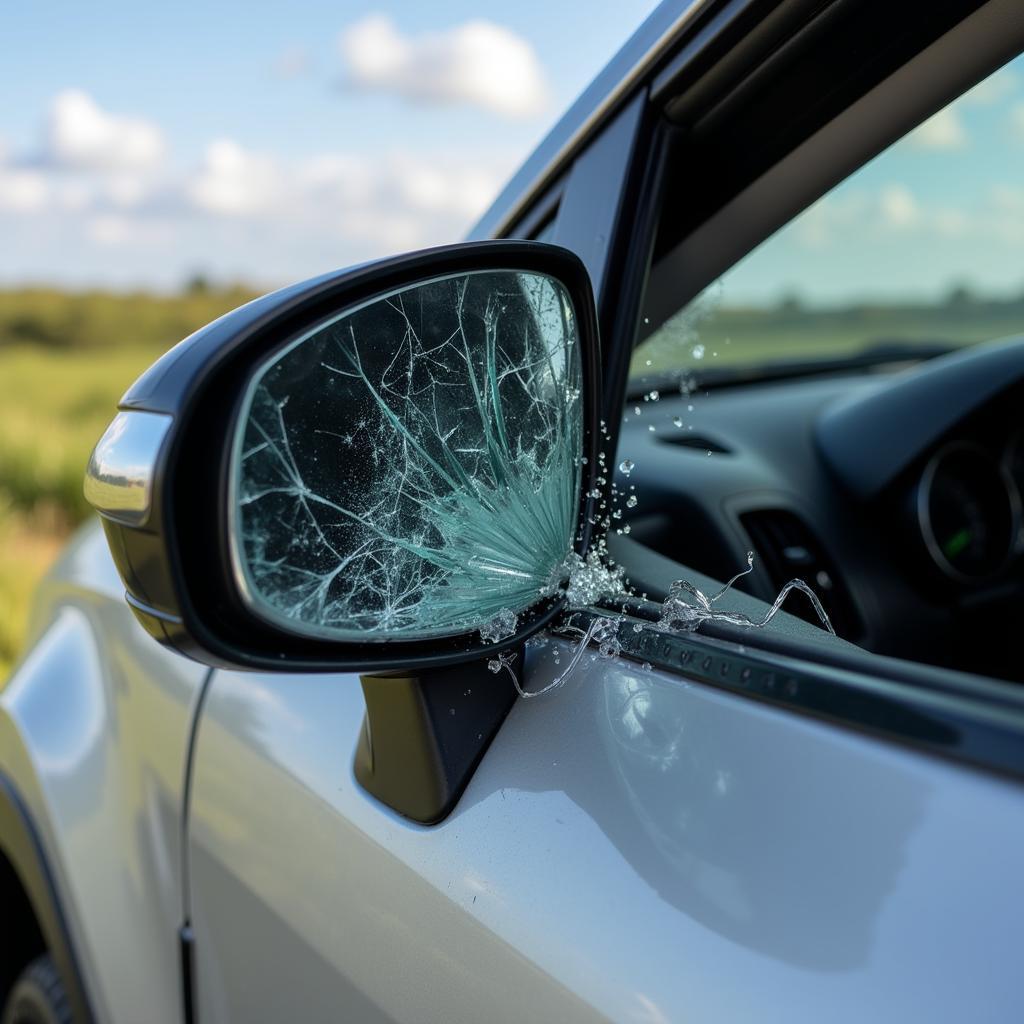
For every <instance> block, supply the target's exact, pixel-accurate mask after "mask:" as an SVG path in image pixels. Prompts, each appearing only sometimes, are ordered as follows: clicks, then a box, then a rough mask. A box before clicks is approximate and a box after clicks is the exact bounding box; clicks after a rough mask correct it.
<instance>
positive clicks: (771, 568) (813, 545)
mask: <svg viewBox="0 0 1024 1024" xmlns="http://www.w3.org/2000/svg"><path fill="white" fill-rule="evenodd" d="M740 522H742V524H743V527H744V529H745V530H746V531H747V535H748V536H749V537H750V542H751V545H752V546H753V548H754V553H755V555H756V556H757V559H758V560H759V561H760V563H761V565H762V566H763V568H764V569H765V571H766V572H767V573H768V576H769V578H770V579H771V582H772V586H773V587H774V588H775V590H781V589H782V587H784V586H785V585H786V584H787V583H788V582H789V581H790V580H791V579H801V580H803V581H804V582H805V583H807V584H808V585H809V586H810V587H811V588H812V589H813V590H814V592H815V593H816V594H817V595H818V598H819V599H820V601H821V603H822V605H823V607H824V608H825V611H826V612H828V617H829V618H830V619H831V620H832V625H833V626H834V627H835V630H836V632H837V633H838V634H839V635H840V636H841V637H842V638H843V639H844V640H855V639H856V638H857V637H858V636H859V635H860V631H861V625H860V620H859V619H858V617H857V613H856V611H855V610H854V606H853V601H852V600H851V599H850V595H849V592H848V591H847V589H846V587H845V586H844V584H843V581H842V580H841V579H840V578H839V575H838V573H837V572H836V568H835V565H834V563H833V562H832V560H831V559H830V558H829V557H828V555H826V554H825V551H824V549H823V548H822V546H821V544H820V543H819V542H818V539H817V538H816V537H815V536H814V534H813V533H812V532H811V530H810V528H809V527H808V526H807V525H806V524H805V523H804V522H803V520H802V519H800V517H799V516H796V515H794V514H793V513H792V512H789V511H787V510H786V509H762V510H759V511H757V512H747V513H744V514H743V515H741V516H740ZM785 607H786V611H788V612H791V613H792V614H793V615H798V616H800V618H802V619H806V620H807V621H808V622H813V623H814V624H815V625H817V624H818V615H817V613H816V612H815V611H814V609H813V608H812V607H811V603H810V601H808V600H807V598H806V597H805V596H804V595H802V594H798V595H794V596H792V597H790V598H788V599H787V601H786V606H785Z"/></svg>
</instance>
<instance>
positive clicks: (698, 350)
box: [690, 345, 704, 359]
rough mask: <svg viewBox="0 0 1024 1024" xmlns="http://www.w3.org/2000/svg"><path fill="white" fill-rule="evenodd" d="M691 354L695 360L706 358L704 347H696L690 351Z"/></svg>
mask: <svg viewBox="0 0 1024 1024" xmlns="http://www.w3.org/2000/svg"><path fill="white" fill-rule="evenodd" d="M690 354H691V355H692V356H693V358H694V359H703V358H704V346H703V345H694V346H693V348H692V349H691V350H690Z"/></svg>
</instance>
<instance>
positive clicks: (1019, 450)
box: [1003, 430, 1024, 551]
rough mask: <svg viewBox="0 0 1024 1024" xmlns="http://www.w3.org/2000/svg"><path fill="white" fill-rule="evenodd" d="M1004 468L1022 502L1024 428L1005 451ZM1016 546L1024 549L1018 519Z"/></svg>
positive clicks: (1023, 492)
mask: <svg viewBox="0 0 1024 1024" xmlns="http://www.w3.org/2000/svg"><path fill="white" fill-rule="evenodd" d="M1003 469H1005V470H1006V472H1007V474H1008V475H1009V477H1010V479H1011V480H1012V481H1013V485H1014V486H1015V487H1016V488H1017V503H1018V505H1019V504H1020V501H1021V496H1022V495H1024V430H1022V431H1019V432H1018V433H1017V435H1016V436H1015V437H1014V438H1013V439H1012V440H1011V441H1010V443H1009V444H1008V445H1007V446H1006V449H1005V451H1004V452H1003ZM1016 548H1017V550H1018V551H1020V550H1022V549H1024V528H1022V524H1021V523H1020V522H1019V521H1018V523H1017V538H1016Z"/></svg>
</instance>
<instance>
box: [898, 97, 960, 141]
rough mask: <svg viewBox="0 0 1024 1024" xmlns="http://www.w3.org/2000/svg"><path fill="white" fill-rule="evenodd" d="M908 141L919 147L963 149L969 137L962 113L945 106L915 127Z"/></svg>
mask: <svg viewBox="0 0 1024 1024" xmlns="http://www.w3.org/2000/svg"><path fill="white" fill-rule="evenodd" d="M907 141H908V142H910V143H911V144H912V145H914V146H917V147H918V148H919V149H963V148H964V147H965V146H966V145H967V141H968V139H967V131H966V130H965V129H964V126H963V122H962V121H961V120H960V115H959V114H958V113H957V112H956V110H955V109H953V108H952V107H945V108H944V109H942V110H940V111H939V112H938V113H937V114H934V115H933V116H932V117H930V118H928V120H927V121H925V122H924V124H922V125H920V126H919V127H917V128H915V129H914V130H913V131H912V132H911V133H910V134H909V135H908V136H907Z"/></svg>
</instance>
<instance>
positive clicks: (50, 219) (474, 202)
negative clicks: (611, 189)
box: [0, 0, 655, 287]
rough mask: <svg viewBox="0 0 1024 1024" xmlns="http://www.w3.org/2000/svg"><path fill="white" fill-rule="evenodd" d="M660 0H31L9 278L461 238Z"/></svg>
mask: <svg viewBox="0 0 1024 1024" xmlns="http://www.w3.org/2000/svg"><path fill="white" fill-rule="evenodd" d="M654 6H655V4H654V3H653V2H650V0H616V2H615V3H607V4H605V5H604V6H603V7H598V6H595V5H594V4H593V3H585V2H582V0H562V2H559V3H554V4H553V3H550V2H540V0H522V2H518V3H516V4H501V5H486V4H485V5H481V4H480V3H479V2H469V0H442V2H439V3H433V4H429V5H427V4H418V3H391V4H390V5H387V6H380V5H378V4H374V3H360V2H358V0H350V2H348V3H345V4H337V3H326V2H322V0H313V2H298V3H292V4H274V5H271V4H266V5H253V4H252V3H245V4H243V3H237V2H232V3H218V4H211V3H208V2H207V3H199V2H185V0H183V2H178V3H175V4H166V5H165V4H145V5H141V4H138V3H137V2H135V0H131V2H123V0H113V2H111V0H106V2H104V3H102V4H81V3H64V2H58V3H47V4H45V5H44V4H18V5H14V6H12V7H11V8H10V9H9V10H7V11H5V14H4V60H3V61H2V62H0V94H2V95H3V96H4V97H5V102H4V103H3V104H2V105H0V231H2V232H3V235H4V237H5V244H4V245H3V246H2V247H0V283H2V282H7V283H13V282H19V281H26V280H35V281H57V282H65V283H70V284H91V283H98V284H109V285H113V286H118V287H127V286H132V285H136V284H141V285H157V286H160V287H170V286H173V285H174V284H176V283H177V282H179V281H180V280H181V279H182V278H183V277H184V276H185V275H187V274H188V273H190V272H192V271H198V270H202V271H204V272H207V273H209V274H211V275H214V276H219V277H234V276H240V277H246V278H248V279H250V280H254V281H257V282H259V283H265V284H268V285H270V284H278V283H280V282H282V281H288V280H293V279H296V278H301V277H304V276H307V275H310V274H314V273H317V272H319V271H322V270H324V269H328V268H330V267H333V266H339V265H344V264H346V263H349V262H352V261H355V260H360V259H365V258H368V257H372V256H375V255H381V254H384V253H387V252H392V251H396V250H400V249H404V248H409V247H412V246H416V245H422V244H430V243H434V242H443V241H451V240H455V239H457V238H458V237H459V236H460V234H461V233H462V232H463V231H464V230H465V229H466V228H467V227H468V226H469V225H470V224H471V223H472V221H473V219H474V218H475V216H476V215H477V214H478V213H480V212H482V211H483V209H484V208H486V205H487V204H488V202H489V200H490V199H491V198H492V197H493V195H494V194H496V192H497V191H498V190H499V188H500V186H501V185H502V184H503V182H504V181H505V180H506V179H507V177H508V176H509V175H510V174H511V173H512V171H514V170H515V168H516V167H517V166H518V164H519V163H520V162H521V161H522V160H523V159H524V158H525V156H526V155H527V154H528V153H529V152H530V150H531V149H532V148H533V146H534V145H535V144H536V143H537V142H538V141H539V140H540V138H541V137H542V136H543V135H544V133H545V132H546V131H547V129H548V128H549V127H550V126H551V125H552V124H553V123H554V121H555V120H556V119H557V117H558V116H559V114H560V113H561V112H562V111H563V110H564V109H565V108H566V107H567V106H568V105H569V104H570V103H571V102H572V100H573V99H574V98H575V97H576V95H577V94H578V93H579V92H580V91H581V90H582V89H583V88H584V87H585V86H586V84H587V83H588V82H589V81H590V79H591V78H592V77H593V76H594V75H595V74H596V73H597V71H598V70H600V68H601V67H602V66H603V64H604V63H605V62H606V61H607V60H608V59H609V58H610V57H611V55H612V54H613V53H614V52H615V50H616V49H617V48H618V47H619V46H620V45H621V44H622V42H624V41H625V39H626V38H627V37H628V36H629V34H630V33H631V32H632V31H633V30H634V29H635V28H636V27H637V26H638V25H639V24H640V22H641V21H642V20H643V19H644V18H645V17H646V16H647V14H649V13H650V11H651V10H652V9H653V8H654Z"/></svg>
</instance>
